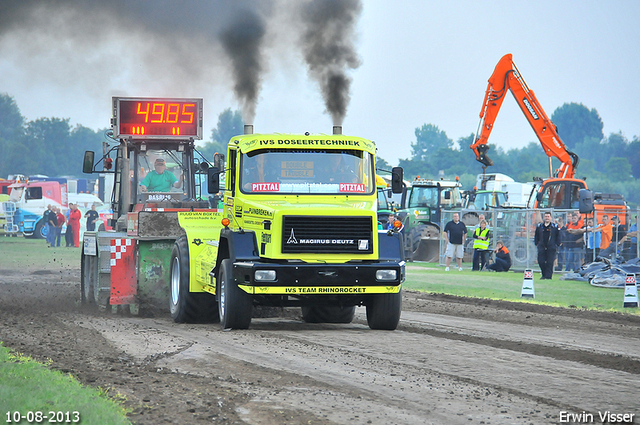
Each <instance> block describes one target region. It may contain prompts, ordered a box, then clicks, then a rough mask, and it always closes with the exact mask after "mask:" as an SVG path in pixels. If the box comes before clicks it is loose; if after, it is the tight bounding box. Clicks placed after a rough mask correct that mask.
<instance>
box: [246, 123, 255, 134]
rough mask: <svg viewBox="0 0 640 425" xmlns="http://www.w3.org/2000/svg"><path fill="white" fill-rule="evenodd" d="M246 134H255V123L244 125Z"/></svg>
mask: <svg viewBox="0 0 640 425" xmlns="http://www.w3.org/2000/svg"><path fill="white" fill-rule="evenodd" d="M244 134H253V124H245V125H244Z"/></svg>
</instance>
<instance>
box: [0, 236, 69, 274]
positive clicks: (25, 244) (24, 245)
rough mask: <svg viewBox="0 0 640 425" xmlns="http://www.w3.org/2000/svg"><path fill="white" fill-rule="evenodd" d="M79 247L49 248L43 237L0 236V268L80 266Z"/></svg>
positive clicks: (37, 268) (36, 268)
mask: <svg viewBox="0 0 640 425" xmlns="http://www.w3.org/2000/svg"><path fill="white" fill-rule="evenodd" d="M80 252H81V247H80V248H66V247H60V248H49V247H48V245H47V242H46V241H45V240H43V239H28V238H23V237H21V236H20V237H17V238H8V237H4V236H1V237H0V258H2V260H1V261H0V270H1V269H3V268H8V269H16V268H19V269H23V270H27V269H34V270H60V269H69V268H80Z"/></svg>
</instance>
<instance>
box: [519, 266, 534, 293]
mask: <svg viewBox="0 0 640 425" xmlns="http://www.w3.org/2000/svg"><path fill="white" fill-rule="evenodd" d="M535 297H536V291H535V289H534V287H533V270H530V269H527V270H525V271H524V279H522V291H521V292H520V298H535Z"/></svg>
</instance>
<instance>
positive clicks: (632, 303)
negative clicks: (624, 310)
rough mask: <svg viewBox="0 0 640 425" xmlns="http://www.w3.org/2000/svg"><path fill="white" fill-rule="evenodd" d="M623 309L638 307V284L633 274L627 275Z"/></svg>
mask: <svg viewBox="0 0 640 425" xmlns="http://www.w3.org/2000/svg"><path fill="white" fill-rule="evenodd" d="M622 307H638V284H637V283H636V275H635V274H633V273H627V279H626V282H625V284H624V302H623V303H622Z"/></svg>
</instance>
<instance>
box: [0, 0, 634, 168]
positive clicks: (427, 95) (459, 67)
mask: <svg viewBox="0 0 640 425" xmlns="http://www.w3.org/2000/svg"><path fill="white" fill-rule="evenodd" d="M3 1H4V0H3ZM183 4H184V5H185V7H188V6H189V4H190V3H189V2H186V3H183ZM68 18H69V17H68V16H67V17H64V16H62V17H51V18H48V19H50V21H47V22H46V25H44V24H43V25H41V26H40V29H33V28H31V29H27V30H25V29H22V30H15V31H13V32H3V31H2V30H3V29H2V28H0V32H2V35H1V36H0V92H2V93H8V94H9V95H11V96H14V98H15V100H16V102H17V104H18V106H19V107H20V110H21V112H22V114H23V115H24V116H25V117H26V118H27V119H28V120H34V119H37V118H41V117H59V118H69V119H70V122H71V123H72V124H74V125H75V124H82V125H84V126H87V127H90V128H93V129H98V128H104V127H107V126H108V125H109V118H110V100H111V96H113V95H124V96H159V97H160V96H176V97H177V96H180V97H202V98H203V99H204V110H205V121H204V128H205V139H208V138H209V137H210V134H211V133H210V132H211V129H212V128H213V127H214V126H215V125H216V123H217V118H218V114H219V113H220V112H221V111H223V110H224V109H225V108H228V107H231V108H233V109H239V108H240V104H239V103H238V101H237V100H236V99H235V98H234V95H233V83H232V82H231V81H230V78H228V75H227V74H225V72H224V71H222V70H221V67H218V66H216V65H215V63H212V62H204V61H200V60H199V52H198V51H194V52H193V54H192V55H191V57H190V58H189V63H188V67H189V68H190V69H192V70H193V71H194V72H196V73H202V74H205V75H207V78H206V81H207V83H201V82H199V83H198V84H193V83H191V84H189V80H190V79H191V77H190V76H189V73H188V72H186V73H180V74H177V75H163V69H162V66H159V67H158V69H156V72H155V73H154V72H152V71H149V69H148V68H145V67H143V65H142V64H141V62H144V61H145V60H147V59H148V56H145V55H141V54H139V52H137V51H136V49H135V46H137V45H138V44H139V40H138V39H137V38H136V37H139V35H138V34H133V33H132V34H127V33H126V31H125V32H124V33H123V31H122V30H118V31H117V32H116V31H115V30H114V32H112V33H111V34H116V33H117V34H118V37H117V38H116V36H115V35H113V39H112V40H109V38H108V37H106V38H101V39H100V40H97V41H95V43H94V44H91V45H89V46H87V45H86V44H85V45H81V46H78V45H75V44H74V43H68V42H65V41H64V40H65V36H68V35H69V34H70V33H71V32H72V28H73V26H74V22H73V21H71V22H69V21H68V20H67V19H68ZM639 18H640V1H636V0H627V1H615V2H603V1H601V0H600V1H584V0H583V1H567V0H555V1H538V2H517V1H516V2H514V1H457V2H435V1H404V2H388V1H386V2H385V1H381V0H366V1H365V2H364V4H363V9H362V13H361V14H360V17H359V19H358V24H357V36H356V39H355V47H356V51H357V53H358V55H359V56H360V60H361V65H360V66H359V68H357V69H355V70H352V71H349V72H348V75H349V76H350V77H351V78H352V80H353V81H352V85H351V101H350V104H349V106H348V109H347V115H346V118H345V120H344V133H345V134H349V135H354V136H362V137H366V138H369V139H372V140H374V141H375V142H376V143H377V146H378V149H379V155H380V156H381V157H383V158H385V159H386V160H387V161H389V162H390V163H392V164H396V163H397V161H398V159H399V158H407V157H409V156H410V153H411V146H410V144H411V142H413V141H415V135H414V131H415V128H416V127H419V126H422V125H423V124H434V125H437V126H438V127H439V128H440V129H441V130H443V131H445V132H446V133H447V135H448V136H449V138H450V139H453V140H454V141H457V140H458V138H460V137H464V136H468V135H469V134H471V133H475V132H476V129H477V126H478V121H479V117H478V113H479V112H480V108H481V106H482V105H481V104H482V101H483V98H484V92H485V89H486V85H487V79H488V78H489V76H490V75H491V73H492V72H493V69H494V67H495V65H496V63H497V62H498V60H499V59H500V58H501V57H502V56H503V55H504V54H506V53H512V54H513V60H514V62H515V63H516V64H517V66H518V69H519V70H520V72H521V74H522V76H523V77H524V78H525V80H526V81H527V84H528V85H529V87H530V88H531V89H532V90H533V91H534V92H535V93H536V96H537V97H538V100H539V101H540V103H541V104H542V107H543V108H544V109H545V110H546V112H547V114H548V115H551V114H552V113H553V111H554V110H555V109H556V108H558V107H559V106H562V104H564V103H569V102H576V103H582V104H584V105H585V106H586V107H588V108H589V109H591V108H595V109H596V110H597V111H598V113H599V114H600V117H601V118H602V120H603V122H604V132H605V136H608V135H609V133H611V132H618V131H622V133H623V135H624V136H625V137H627V139H629V140H631V139H632V138H633V136H634V135H640V107H639V106H638V95H639V94H640V78H639V77H640V53H639V52H640V23H639ZM75 19H77V17H75ZM76 22H77V21H76ZM103 24H104V25H105V26H108V25H111V24H110V23H109V22H103ZM49 25H50V26H49ZM92 25H94V26H96V25H97V28H99V27H100V24H99V23H98V24H96V23H92ZM42 26H46V27H47V29H46V30H43V29H42ZM286 30H287V25H286V23H285V24H284V25H280V27H279V28H278V29H277V30H276V31H275V32H274V34H276V35H277V37H280V38H282V39H285V40H286V34H287V31H286ZM276 35H274V37H276ZM25 40H29V42H26V41H25ZM34 40H36V41H37V43H34ZM51 40H56V43H50V44H47V41H51ZM38 43H40V44H39V45H38ZM45 44H46V45H47V47H46V48H44V47H42V46H43V45H45ZM158 54H159V55H162V54H167V51H160V52H158ZM169 54H170V53H169ZM265 58H266V60H267V63H266V64H265V65H266V66H265V73H264V75H263V79H262V84H261V91H260V94H259V99H258V104H257V109H256V118H255V122H254V123H253V124H254V125H255V130H256V132H262V133H267V132H279V133H302V132H305V131H309V132H311V133H330V132H331V127H332V120H331V117H330V116H329V115H328V114H327V113H326V112H325V106H324V103H323V100H322V97H321V95H320V92H319V89H318V87H317V84H316V83H315V82H314V81H313V80H311V79H310V78H309V77H308V75H307V69H306V67H305V65H304V63H303V61H302V58H301V54H300V53H299V52H298V51H297V50H295V49H291V50H290V51H287V50H286V49H282V48H280V49H277V51H276V49H275V48H273V50H272V51H269V50H267V54H266V55H265ZM217 60H219V61H221V62H222V61H228V59H227V58H226V57H224V55H223V54H221V53H220V54H219V56H218V59H217ZM209 73H210V77H209V76H208V75H209ZM177 80H184V81H185V82H184V84H180V83H178V82H177ZM196 80H197V79H196ZM197 81H200V80H197ZM559 130H560V135H561V136H562V129H559ZM531 141H537V139H536V137H535V134H534V133H533V131H532V130H531V128H530V127H529V125H528V123H527V121H526V119H525V117H524V115H523V114H522V112H521V111H520V110H519V108H518V106H517V104H516V103H515V101H514V100H513V97H512V96H509V97H508V98H507V100H505V102H504V104H503V107H502V111H501V112H500V115H499V116H498V119H497V121H496V124H495V129H494V131H493V133H492V136H491V138H490V143H494V144H496V145H497V146H500V147H502V148H504V149H510V148H518V147H522V146H524V145H526V144H527V143H528V142H531ZM464 149H467V150H468V148H467V147H466V146H465V147H464ZM577 153H578V155H580V152H577ZM468 155H473V153H472V152H471V151H470V150H468ZM477 171H478V172H480V171H481V170H480V165H479V164H478V170H477Z"/></svg>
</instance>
